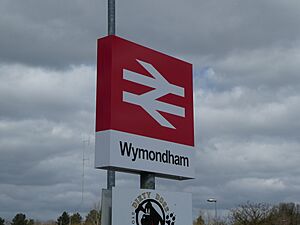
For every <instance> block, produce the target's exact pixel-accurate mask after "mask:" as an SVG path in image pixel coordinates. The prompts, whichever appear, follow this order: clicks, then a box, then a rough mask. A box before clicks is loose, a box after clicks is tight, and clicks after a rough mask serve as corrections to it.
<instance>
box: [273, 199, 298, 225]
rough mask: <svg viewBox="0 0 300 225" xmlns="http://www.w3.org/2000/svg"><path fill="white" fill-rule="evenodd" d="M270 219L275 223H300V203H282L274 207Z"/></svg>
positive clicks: (275, 224) (295, 224)
mask: <svg viewBox="0 0 300 225" xmlns="http://www.w3.org/2000/svg"><path fill="white" fill-rule="evenodd" d="M270 220H271V221H272V224H273V225H299V224H300V223H299V222H300V205H298V204H295V203H280V204H279V205H277V206H274V207H273V208H272V211H271V214H270Z"/></svg>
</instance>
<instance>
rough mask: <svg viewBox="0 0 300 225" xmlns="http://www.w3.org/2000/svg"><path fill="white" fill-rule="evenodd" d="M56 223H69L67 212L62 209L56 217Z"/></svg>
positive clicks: (62, 224)
mask: <svg viewBox="0 0 300 225" xmlns="http://www.w3.org/2000/svg"><path fill="white" fill-rule="evenodd" d="M56 223H57V225H69V223H70V216H69V214H68V213H67V212H66V211H64V212H63V213H62V214H61V216H60V217H58V218H57V222H56Z"/></svg>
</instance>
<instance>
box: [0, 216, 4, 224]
mask: <svg viewBox="0 0 300 225" xmlns="http://www.w3.org/2000/svg"><path fill="white" fill-rule="evenodd" d="M0 225H5V220H4V219H3V218H2V217H0Z"/></svg>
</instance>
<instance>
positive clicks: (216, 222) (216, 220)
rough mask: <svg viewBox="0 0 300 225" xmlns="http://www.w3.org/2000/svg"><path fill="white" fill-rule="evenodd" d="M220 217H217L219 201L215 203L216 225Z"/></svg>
mask: <svg viewBox="0 0 300 225" xmlns="http://www.w3.org/2000/svg"><path fill="white" fill-rule="evenodd" d="M217 221H218V215H217V200H216V201H215V224H217Z"/></svg>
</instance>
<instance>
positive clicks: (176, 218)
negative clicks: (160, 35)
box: [95, 0, 195, 225]
mask: <svg viewBox="0 0 300 225" xmlns="http://www.w3.org/2000/svg"><path fill="white" fill-rule="evenodd" d="M115 30H116V29H115V0H108V36H106V37H103V38H100V39H98V43H97V90H96V134H95V167H96V168H99V169H105V170H107V189H104V190H102V205H101V213H102V216H101V224H102V225H112V224H113V225H119V224H120V225H121V223H122V224H123V223H124V222H125V223H132V224H136V225H165V224H166V225H187V224H192V215H191V214H192V209H191V207H192V203H191V195H190V194H187V193H171V192H159V191H155V177H162V178H168V179H175V180H186V179H193V178H194V176H195V174H194V173H195V170H194V160H195V152H194V114H193V111H194V109H193V80H192V65H191V64H190V63H188V62H185V61H182V60H180V59H177V58H174V57H171V56H168V55H166V54H164V53H161V52H158V51H156V50H153V49H150V48H147V47H144V46H141V45H139V44H136V43H133V42H131V41H128V40H125V39H123V38H120V37H117V36H116V35H115ZM115 171H120V172H127V173H135V174H139V175H140V189H138V190H134V189H129V190H126V189H120V188H116V187H115ZM125 208H127V209H128V210H129V211H126V210H123V209H125Z"/></svg>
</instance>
